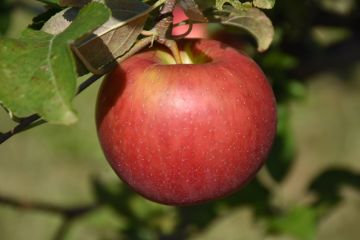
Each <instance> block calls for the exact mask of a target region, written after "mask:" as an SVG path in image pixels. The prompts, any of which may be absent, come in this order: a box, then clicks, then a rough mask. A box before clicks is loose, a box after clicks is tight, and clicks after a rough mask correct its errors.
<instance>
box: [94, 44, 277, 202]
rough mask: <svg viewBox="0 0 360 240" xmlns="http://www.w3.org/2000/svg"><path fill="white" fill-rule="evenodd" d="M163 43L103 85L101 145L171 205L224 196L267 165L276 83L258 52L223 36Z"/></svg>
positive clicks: (123, 173) (129, 179)
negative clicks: (171, 47) (176, 52)
mask: <svg viewBox="0 0 360 240" xmlns="http://www.w3.org/2000/svg"><path fill="white" fill-rule="evenodd" d="M179 48H180V50H181V53H182V58H183V62H184V64H175V60H174V58H173V57H172V55H171V54H170V53H168V51H167V50H166V49H163V48H157V49H155V50H151V51H147V52H143V53H140V54H138V55H135V56H133V57H131V58H129V59H128V60H126V61H124V62H123V63H122V64H121V65H120V66H118V67H117V69H116V70H115V71H114V72H113V73H112V74H110V75H109V76H108V77H107V78H106V79H105V81H104V82H103V84H102V87H101V90H100V93H99V97H98V103H97V129H98V136H99V139H100V143H101V146H102V148H103V151H104V153H105V156H106V158H107V159H108V161H109V163H110V164H111V166H112V167H113V169H114V170H115V172H116V173H117V174H118V175H119V177H120V178H121V179H122V180H123V181H124V182H126V183H127V184H128V185H129V186H131V187H132V188H133V189H134V190H135V191H136V192H138V193H140V194H141V195H143V196H144V197H146V198H148V199H151V200H153V201H156V202H159V203H163V204H169V205H190V204H197V203H203V202H206V201H209V200H213V199H218V198H222V197H224V196H227V195H228V194H230V193H232V192H234V191H236V190H238V189H240V188H241V187H243V186H244V185H245V184H246V183H247V182H248V181H249V180H250V179H251V178H252V177H253V176H254V175H255V174H256V172H257V171H258V170H259V168H260V167H261V166H262V164H263V163H264V161H265V159H266V157H267V155H268V153H269V150H270V147H271V145H272V141H273V138H274V135H275V129H276V105H275V98H274V95H273V92H272V89H271V87H270V85H269V83H268V81H267V80H266V77H265V76H264V74H263V72H262V71H261V69H260V68H259V67H258V66H257V64H256V63H255V62H254V61H253V60H251V59H250V58H249V57H247V56H244V55H243V54H241V53H239V52H237V51H236V50H234V49H233V48H231V47H228V46H227V45H224V44H223V43H220V42H217V41H214V40H195V41H191V40H186V41H184V42H182V43H180V44H179Z"/></svg>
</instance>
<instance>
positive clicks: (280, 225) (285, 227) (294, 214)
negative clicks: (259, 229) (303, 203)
mask: <svg viewBox="0 0 360 240" xmlns="http://www.w3.org/2000/svg"><path fill="white" fill-rule="evenodd" d="M317 215H318V213H317V210H316V209H313V208H309V207H300V206H299V207H296V208H293V209H291V210H289V211H288V212H287V213H285V214H284V215H281V216H278V217H275V219H273V220H272V221H271V222H270V230H271V231H275V232H277V233H286V234H290V235H292V236H294V237H296V239H299V240H314V239H315V234H316V222H317Z"/></svg>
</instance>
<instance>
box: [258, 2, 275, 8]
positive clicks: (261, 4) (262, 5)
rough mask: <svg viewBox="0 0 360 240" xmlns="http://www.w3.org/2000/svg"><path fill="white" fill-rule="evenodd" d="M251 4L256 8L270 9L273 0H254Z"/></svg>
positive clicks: (272, 5) (273, 3)
mask: <svg viewBox="0 0 360 240" xmlns="http://www.w3.org/2000/svg"><path fill="white" fill-rule="evenodd" d="M253 4H254V6H255V7H258V8H264V9H272V8H273V7H274V5H275V0H254V1H253Z"/></svg>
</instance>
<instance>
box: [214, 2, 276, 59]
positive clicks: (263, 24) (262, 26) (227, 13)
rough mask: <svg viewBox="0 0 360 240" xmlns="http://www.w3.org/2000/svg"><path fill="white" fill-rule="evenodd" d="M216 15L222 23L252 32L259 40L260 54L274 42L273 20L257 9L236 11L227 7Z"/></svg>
mask: <svg viewBox="0 0 360 240" xmlns="http://www.w3.org/2000/svg"><path fill="white" fill-rule="evenodd" d="M215 14H216V16H215V18H219V19H220V22H221V23H223V24H226V25H231V26H235V27H240V28H243V29H245V30H247V31H248V32H250V33H251V34H252V35H253V36H254V37H255V39H256V40H257V43H258V51H260V52H262V51H265V50H266V49H268V48H269V46H270V44H271V42H272V41H273V38H274V27H273V25H272V23H271V20H270V19H269V18H268V17H267V16H266V15H265V14H264V13H263V12H262V11H261V10H259V9H257V8H248V9H246V8H244V9H236V8H234V7H231V6H226V7H224V9H223V10H222V11H218V12H215Z"/></svg>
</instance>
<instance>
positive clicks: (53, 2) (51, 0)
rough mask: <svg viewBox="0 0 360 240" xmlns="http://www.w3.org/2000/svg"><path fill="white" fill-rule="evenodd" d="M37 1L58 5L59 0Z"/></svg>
mask: <svg viewBox="0 0 360 240" xmlns="http://www.w3.org/2000/svg"><path fill="white" fill-rule="evenodd" d="M38 1H40V2H43V3H47V4H51V5H60V1H61V0H38Z"/></svg>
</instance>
